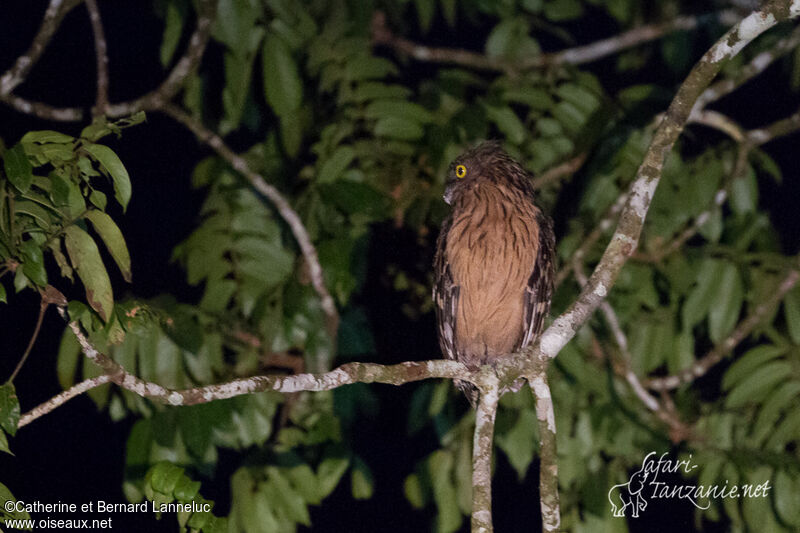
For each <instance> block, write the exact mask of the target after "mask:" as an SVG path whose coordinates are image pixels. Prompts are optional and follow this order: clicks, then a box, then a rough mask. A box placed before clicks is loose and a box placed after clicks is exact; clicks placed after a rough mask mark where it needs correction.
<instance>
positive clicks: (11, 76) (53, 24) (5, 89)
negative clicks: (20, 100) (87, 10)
mask: <svg viewBox="0 0 800 533" xmlns="http://www.w3.org/2000/svg"><path fill="white" fill-rule="evenodd" d="M81 1H82V0H66V1H65V0H50V4H49V5H48V6H47V9H46V10H45V12H44V17H43V18H42V24H41V26H39V31H38V32H36V35H35V36H34V38H33V41H32V42H31V46H30V48H28V51H27V52H25V53H24V54H22V55H21V56H19V57H18V58H17V60H16V61H15V62H14V64H13V65H12V66H11V68H9V69H8V70H7V71H6V72H5V73H4V74H3V75H2V76H0V99H3V100H5V98H6V97H7V96H8V95H10V94H11V92H12V91H13V90H14V89H15V88H16V87H17V86H18V85H19V84H21V83H22V82H23V81H25V78H26V77H27V76H28V73H29V72H30V71H31V69H32V68H33V66H34V65H35V64H36V62H37V61H38V60H39V58H40V57H41V55H42V52H44V49H45V48H47V45H48V44H49V43H50V39H52V38H53V35H54V34H55V33H56V30H57V29H58V27H59V26H60V25H61V21H62V20H63V19H64V17H65V16H66V14H67V13H69V12H70V10H72V9H73V8H74V7H75V6H77V5H78V4H80V3H81Z"/></svg>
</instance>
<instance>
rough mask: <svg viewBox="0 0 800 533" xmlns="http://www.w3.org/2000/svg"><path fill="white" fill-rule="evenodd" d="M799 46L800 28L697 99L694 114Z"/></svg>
mask: <svg viewBox="0 0 800 533" xmlns="http://www.w3.org/2000/svg"><path fill="white" fill-rule="evenodd" d="M799 44H800V27H797V28H795V29H794V31H793V32H792V33H790V34H789V35H788V36H787V37H784V38H783V39H781V40H780V41H778V42H777V43H775V44H774V45H773V46H771V47H770V48H769V50H765V51H763V52H761V53H760V54H757V55H756V56H755V57H753V59H751V60H750V62H749V63H747V64H746V65H745V66H743V67H742V68H740V69H736V72H735V73H734V75H733V76H732V77H730V78H727V79H724V80H720V81H718V82H716V83H714V84H713V85H711V86H710V87H708V88H707V89H706V90H704V91H703V93H702V94H701V95H700V96H699V97H698V98H697V102H695V105H694V110H693V113H697V112H699V111H702V110H703V109H705V108H706V106H708V104H710V103H712V102H716V101H717V100H719V99H720V98H722V97H724V96H727V95H729V94H730V93H732V92H733V91H735V90H736V89H737V88H738V87H740V86H742V85H744V84H745V83H746V82H748V81H750V80H751V79H753V78H754V77H756V76H758V75H759V74H761V73H762V72H764V70H766V68H767V67H769V66H770V65H771V64H772V63H773V62H774V61H775V60H777V59H779V58H781V57H783V56H784V55H786V54H787V53H789V52H791V51H792V50H793V49H794V48H795V47H797V46H798V45H799Z"/></svg>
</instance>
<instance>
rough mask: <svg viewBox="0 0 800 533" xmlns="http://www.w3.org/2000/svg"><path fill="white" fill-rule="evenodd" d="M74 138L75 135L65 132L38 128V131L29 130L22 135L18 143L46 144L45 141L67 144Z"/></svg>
mask: <svg viewBox="0 0 800 533" xmlns="http://www.w3.org/2000/svg"><path fill="white" fill-rule="evenodd" d="M74 140H75V137H71V136H69V135H67V134H65V133H59V132H57V131H53V130H40V131H30V132H28V133H26V134H25V135H23V136H22V139H20V141H19V142H20V143H22V144H27V143H37V144H46V143H59V144H67V143H71V142H73V141H74Z"/></svg>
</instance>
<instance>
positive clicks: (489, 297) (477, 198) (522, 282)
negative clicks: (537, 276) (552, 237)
mask: <svg viewBox="0 0 800 533" xmlns="http://www.w3.org/2000/svg"><path fill="white" fill-rule="evenodd" d="M508 194H510V193H509V191H507V190H504V189H501V188H500V187H499V186H497V185H496V184H494V183H492V182H490V181H488V180H487V181H484V182H481V183H479V184H475V185H474V186H473V187H471V188H470V189H469V190H465V191H463V192H462V193H461V194H459V197H458V199H457V201H456V202H455V205H454V206H453V207H454V209H453V215H452V216H453V222H452V225H451V226H450V230H449V232H448V236H447V247H446V249H445V254H446V256H447V257H446V258H447V261H448V264H449V265H450V270H451V272H452V275H453V282H454V284H455V285H458V286H460V290H459V295H460V296H459V301H458V309H457V310H456V314H457V321H456V322H457V324H458V327H457V328H456V337H455V347H456V350H457V351H458V353H459V355H460V358H461V359H462V360H463V362H465V363H467V364H483V363H486V362H492V361H493V360H494V359H495V358H496V357H497V356H498V355H502V354H507V353H510V352H513V351H515V350H517V349H518V348H519V347H520V343H521V342H522V337H523V336H524V333H525V331H524V326H523V323H524V315H525V311H524V296H525V289H526V286H527V283H528V278H529V277H530V273H531V270H532V268H533V265H534V262H535V260H536V254H537V251H538V250H537V243H538V241H539V239H538V236H539V235H538V234H539V227H538V225H537V223H536V220H537V215H538V214H539V210H538V209H537V208H536V206H535V205H534V204H533V202H532V201H531V200H530V199H528V198H519V197H518V198H515V200H516V201H513V202H511V201H508V200H509V198H508V196H507V195H508ZM520 200H522V201H520Z"/></svg>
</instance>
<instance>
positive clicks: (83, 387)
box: [17, 374, 111, 428]
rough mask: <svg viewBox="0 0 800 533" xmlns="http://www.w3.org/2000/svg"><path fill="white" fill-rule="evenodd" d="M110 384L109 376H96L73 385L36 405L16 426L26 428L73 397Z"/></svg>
mask: <svg viewBox="0 0 800 533" xmlns="http://www.w3.org/2000/svg"><path fill="white" fill-rule="evenodd" d="M109 382H111V376H109V375H108V374H103V375H101V376H97V377H96V378H91V379H87V380H84V381H81V382H80V383H78V384H77V385H73V386H72V387H70V388H69V389H67V390H65V391H64V392H62V393H61V394H59V395H57V396H53V397H52V398H50V399H49V400H47V401H46V402H44V403H42V404H39V405H37V406H36V407H34V408H33V409H31V410H30V411H28V412H27V413H25V414H24V415H22V416H21V417H20V419H19V424H18V425H17V427H18V428H21V427H24V426H27V425H28V424H30V423H31V422H33V421H34V420H36V419H37V418H39V417H42V416H44V415H46V414H47V413H49V412H51V411H53V410H55V409H57V408H58V407H61V406H62V405H64V404H65V403H67V402H68V401H69V400H71V399H72V398H74V397H75V396H80V395H81V394H83V393H84V392H87V391H90V390H92V389H94V388H96V387H99V386H100V385H105V384H106V383H109Z"/></svg>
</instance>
